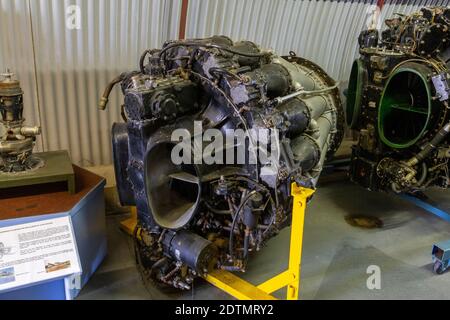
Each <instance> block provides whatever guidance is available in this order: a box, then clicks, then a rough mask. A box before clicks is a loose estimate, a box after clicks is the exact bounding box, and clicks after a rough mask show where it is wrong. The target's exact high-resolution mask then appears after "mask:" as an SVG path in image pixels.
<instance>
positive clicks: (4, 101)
mask: <svg viewBox="0 0 450 320" xmlns="http://www.w3.org/2000/svg"><path fill="white" fill-rule="evenodd" d="M0 115H1V118H0V123H1V124H2V125H3V128H1V126H0V174H11V173H20V172H26V171H28V170H32V169H36V168H39V167H41V166H42V165H43V161H42V160H41V159H39V158H37V157H35V156H33V155H32V152H33V148H34V145H35V141H36V136H37V135H39V134H40V133H41V128H40V127H27V126H24V125H23V124H24V122H25V119H24V118H23V91H22V89H21V87H20V83H19V81H18V80H15V79H14V75H13V74H12V73H10V72H9V70H7V71H6V72H5V73H3V74H0Z"/></svg>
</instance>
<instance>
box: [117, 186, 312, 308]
mask: <svg viewBox="0 0 450 320" xmlns="http://www.w3.org/2000/svg"><path fill="white" fill-rule="evenodd" d="M314 192H315V190H313V189H308V188H304V187H300V186H298V185H297V183H295V182H294V183H293V184H292V185H291V195H292V197H293V198H294V199H293V208H292V224H291V236H290V248H289V265H288V268H287V270H285V271H284V272H281V273H279V274H277V275H276V276H274V277H272V278H270V279H268V280H267V281H266V282H264V283H262V284H260V285H258V286H255V285H253V284H251V283H250V282H247V281H245V280H243V279H241V278H240V277H238V276H236V275H235V274H233V273H231V272H229V271H225V270H214V271H212V272H210V273H208V274H207V275H206V276H204V279H205V280H206V281H207V282H209V283H210V284H212V285H213V286H215V287H217V288H218V289H220V290H222V291H224V292H226V293H227V294H229V295H231V296H233V297H234V298H236V299H239V300H276V298H275V297H274V296H272V295H271V294H272V293H273V292H275V291H278V290H279V289H281V288H284V287H287V295H286V299H287V300H298V297H299V291H300V274H301V273H300V272H301V260H302V248H303V228H304V222H305V212H306V205H307V202H308V199H310V198H311V196H312V195H313V194H314ZM136 224H137V215H136V209H135V208H134V207H133V208H132V216H131V218H130V219H128V220H125V221H123V222H122V223H121V227H122V229H123V230H124V231H125V232H127V233H128V234H130V235H132V234H133V232H134V229H135V227H136Z"/></svg>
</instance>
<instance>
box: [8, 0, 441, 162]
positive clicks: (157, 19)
mask: <svg viewBox="0 0 450 320" xmlns="http://www.w3.org/2000/svg"><path fill="white" fill-rule="evenodd" d="M385 2H386V4H385V7H384V9H383V12H382V16H381V18H382V19H384V18H385V17H388V16H392V15H393V13H394V12H399V13H410V12H412V11H414V10H417V9H419V8H420V7H421V6H424V5H448V1H443V0H416V1H401V0H400V1H398V0H397V1H389V0H386V1H385ZM74 4H75V5H78V6H79V8H80V10H81V30H69V29H67V28H66V26H65V22H66V19H65V18H66V17H65V10H66V8H67V6H69V5H74ZM375 4H376V0H359V1H357V0H270V1H269V0H245V1H243V0H189V8H188V17H187V28H186V37H187V38H196V37H203V36H209V35H213V34H224V35H227V36H229V37H231V38H233V39H235V40H239V39H249V40H252V41H255V42H256V43H258V44H260V45H261V46H262V47H266V48H273V49H274V50H275V51H277V52H279V53H281V54H287V53H288V52H289V51H290V50H293V51H295V52H296V53H297V54H298V55H301V56H304V57H306V58H308V59H311V60H313V61H315V62H317V63H318V64H319V65H321V66H322V67H323V68H324V69H325V70H326V71H327V72H328V73H330V74H331V75H332V76H333V77H334V78H335V79H338V80H346V79H347V77H348V74H349V72H350V67H351V63H352V62H353V60H354V59H355V58H356V56H357V45H356V39H357V36H358V34H359V32H360V31H361V30H362V29H363V28H364V27H365V25H366V21H367V18H368V14H367V10H368V7H369V6H370V5H375ZM180 10H181V0H173V1H172V0H39V1H35V0H0V28H1V29H0V45H1V47H0V68H1V69H3V68H4V67H6V66H9V67H10V68H12V69H13V70H14V71H16V72H17V74H18V75H19V76H20V80H21V81H22V86H23V89H24V91H25V95H26V97H25V99H26V112H25V116H26V117H27V122H28V123H29V124H41V125H42V127H43V135H42V137H41V138H40V139H39V144H38V149H39V150H56V149H68V150H69V151H70V153H71V156H72V159H73V161H74V162H75V163H77V164H81V165H84V166H89V165H98V164H108V163H110V162H111V150H110V149H111V148H110V133H109V131H110V127H111V124H112V122H114V121H118V120H119V118H120V115H119V108H118V106H119V105H120V103H121V101H120V96H119V95H120V94H119V91H118V90H115V91H114V94H113V96H112V97H111V101H110V105H109V109H108V111H107V112H99V111H97V108H96V105H97V100H98V98H99V96H100V94H101V92H102V91H103V89H104V86H105V85H106V83H107V82H108V81H109V80H111V79H112V78H114V77H115V76H116V75H117V74H119V73H120V72H122V71H124V70H130V69H133V68H136V67H137V61H138V58H139V56H140V54H141V52H142V51H143V50H144V49H146V48H154V47H159V46H160V45H161V44H162V43H163V42H164V41H165V40H168V39H175V38H177V36H178V27H179V21H180ZM31 30H32V31H31Z"/></svg>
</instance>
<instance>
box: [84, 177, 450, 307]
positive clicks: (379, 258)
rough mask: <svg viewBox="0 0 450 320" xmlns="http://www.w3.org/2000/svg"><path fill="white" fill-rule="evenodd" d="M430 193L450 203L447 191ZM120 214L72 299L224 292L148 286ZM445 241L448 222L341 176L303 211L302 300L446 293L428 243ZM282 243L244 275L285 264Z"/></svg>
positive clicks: (448, 280) (252, 277) (447, 280)
mask: <svg viewBox="0 0 450 320" xmlns="http://www.w3.org/2000/svg"><path fill="white" fill-rule="evenodd" d="M429 195H432V196H433V198H434V199H436V200H439V201H440V203H441V207H443V208H449V209H450V199H449V198H448V196H447V195H448V192H446V191H439V190H435V191H432V192H430V193H429ZM446 198H447V199H446ZM349 214H364V215H373V216H376V217H378V218H380V219H381V220H382V221H383V222H384V227H383V228H382V229H376V230H366V229H359V228H355V227H352V226H350V225H348V224H347V223H346V222H345V220H344V217H345V216H346V215H349ZM122 219H124V216H110V217H108V218H107V226H108V241H109V243H108V245H109V255H108V257H107V258H106V260H105V261H104V263H103V264H102V266H101V267H100V268H99V270H98V271H97V272H96V274H95V275H94V276H93V278H92V279H91V281H90V282H89V283H88V284H87V286H86V287H85V288H84V289H83V290H82V292H81V295H80V297H79V299H228V298H229V297H228V296H227V295H226V294H224V293H223V292H221V291H219V290H218V289H216V288H214V287H212V286H210V285H209V284H207V283H204V282H203V281H202V280H199V281H198V282H196V284H195V287H194V290H193V291H189V292H183V293H178V294H166V293H163V292H161V291H159V290H157V289H156V288H151V289H149V290H147V289H146V288H145V287H144V286H143V285H142V283H141V280H140V278H139V274H138V273H137V271H136V268H135V264H134V257H133V246H132V242H131V240H130V239H129V238H128V236H126V235H125V234H123V233H122V232H121V231H120V230H119V227H118V223H119V221H121V220H122ZM446 239H450V225H448V224H447V223H446V222H443V221H442V220H440V219H438V218H436V217H434V216H432V215H431V214H429V213H427V212H425V211H423V210H422V209H419V208H417V207H415V206H413V205H411V204H409V203H407V202H405V201H403V200H401V199H399V198H397V197H396V196H394V195H389V194H384V193H375V192H369V191H365V190H363V189H362V188H360V187H358V186H356V185H353V184H351V183H350V182H347V181H340V182H333V183H327V184H326V185H323V186H321V187H320V188H319V190H318V191H317V193H316V195H315V197H314V199H313V200H312V201H311V203H310V205H309V207H308V211H307V217H306V222H305V236H304V247H303V248H304V249H303V263H302V284H301V299H449V298H450V293H449V292H448V286H447V284H448V285H449V286H450V272H449V273H446V274H443V275H441V276H437V275H434V274H433V273H432V271H431V268H432V267H431V246H432V244H434V243H436V242H439V241H442V240H446ZM288 244H289V229H287V230H284V231H283V232H282V233H281V234H280V235H279V236H278V237H276V238H274V239H272V240H271V241H270V242H269V243H268V246H267V247H266V248H264V249H263V250H262V251H261V252H260V253H258V254H256V255H254V256H253V257H252V259H251V261H250V265H249V267H248V272H247V273H246V274H245V275H243V277H244V278H245V279H247V280H248V281H250V282H253V283H259V282H262V281H264V280H265V279H267V278H268V277H270V276H272V275H273V274H274V273H276V272H279V271H282V270H284V268H285V267H286V265H287V259H288ZM370 265H377V266H379V267H380V269H381V289H380V290H369V289H367V286H366V281H367V278H368V277H369V275H368V274H367V273H366V270H367V268H368V266H370ZM283 293H284V291H283V292H278V293H277V294H276V296H278V297H282V296H283Z"/></svg>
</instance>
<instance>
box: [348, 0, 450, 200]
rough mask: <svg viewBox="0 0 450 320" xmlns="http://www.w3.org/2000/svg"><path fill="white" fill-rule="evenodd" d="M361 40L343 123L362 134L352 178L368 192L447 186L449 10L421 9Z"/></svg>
mask: <svg viewBox="0 0 450 320" xmlns="http://www.w3.org/2000/svg"><path fill="white" fill-rule="evenodd" d="M385 23H386V25H387V29H386V30H385V31H383V32H381V34H379V32H378V31H377V30H365V31H363V32H362V33H361V34H360V36H359V47H360V54H361V57H360V58H359V59H357V60H356V61H355V63H354V64H353V68H352V71H351V76H350V82H349V88H348V94H347V122H348V124H349V125H350V127H351V128H352V129H355V130H357V131H358V132H359V141H358V144H357V145H356V146H354V148H353V155H352V162H351V170H350V177H351V179H352V180H353V181H355V182H356V183H358V184H360V185H362V186H364V187H365V188H368V189H371V190H386V191H394V192H396V193H400V192H409V193H411V192H419V191H422V190H424V189H426V188H428V187H431V186H439V187H443V188H447V187H448V186H449V183H450V180H449V167H448V162H449V159H450V144H449V142H450V140H449V138H450V137H449V132H450V106H449V94H450V90H449V88H450V87H449V81H450V75H449V66H450V64H449V63H450V9H448V8H442V7H434V8H423V9H422V10H421V11H419V12H416V13H414V14H411V15H409V16H402V15H398V16H396V17H394V18H392V19H388V20H386V21H385Z"/></svg>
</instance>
